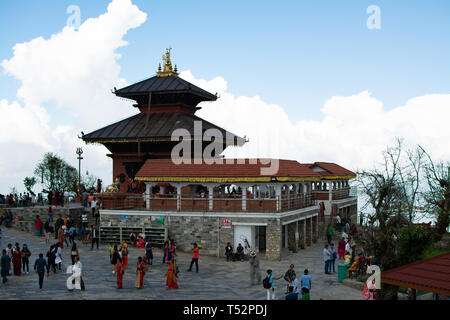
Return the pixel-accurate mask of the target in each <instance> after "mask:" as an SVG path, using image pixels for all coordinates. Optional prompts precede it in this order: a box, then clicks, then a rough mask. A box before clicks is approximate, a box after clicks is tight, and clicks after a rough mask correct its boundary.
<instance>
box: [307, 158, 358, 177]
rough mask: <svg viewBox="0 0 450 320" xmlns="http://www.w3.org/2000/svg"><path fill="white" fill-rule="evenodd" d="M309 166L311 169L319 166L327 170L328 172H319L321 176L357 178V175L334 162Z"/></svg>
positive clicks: (309, 164) (310, 164)
mask: <svg viewBox="0 0 450 320" xmlns="http://www.w3.org/2000/svg"><path fill="white" fill-rule="evenodd" d="M305 165H307V166H309V167H310V168H312V167H314V166H318V167H320V168H322V169H324V170H326V172H318V173H319V174H320V175H321V176H329V175H330V174H331V175H336V176H349V177H355V176H356V173H354V172H352V171H350V170H347V169H345V168H344V167H341V166H340V165H338V164H336V163H332V162H314V163H308V164H305Z"/></svg>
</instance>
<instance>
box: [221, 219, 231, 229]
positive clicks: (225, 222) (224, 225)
mask: <svg viewBox="0 0 450 320" xmlns="http://www.w3.org/2000/svg"><path fill="white" fill-rule="evenodd" d="M222 228H231V220H230V219H222Z"/></svg>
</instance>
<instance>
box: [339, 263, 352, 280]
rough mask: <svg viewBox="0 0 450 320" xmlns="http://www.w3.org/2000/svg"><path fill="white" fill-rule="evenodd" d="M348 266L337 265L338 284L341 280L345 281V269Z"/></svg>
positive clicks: (344, 264)
mask: <svg viewBox="0 0 450 320" xmlns="http://www.w3.org/2000/svg"><path fill="white" fill-rule="evenodd" d="M349 266H350V265H348V264H346V263H339V264H338V282H342V280H344V279H347V269H348V267H349Z"/></svg>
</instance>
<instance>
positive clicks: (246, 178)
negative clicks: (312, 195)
mask: <svg viewBox="0 0 450 320" xmlns="http://www.w3.org/2000/svg"><path fill="white" fill-rule="evenodd" d="M196 160H197V161H200V162H201V163H199V164H196V163H195V161H196ZM209 160H212V159H209ZM216 160H218V161H222V163H212V164H208V163H206V162H205V161H201V159H193V160H191V163H181V164H176V163H174V162H173V161H172V159H148V160H147V161H146V162H145V164H144V165H143V166H142V167H141V169H140V170H139V171H138V173H137V174H136V177H135V179H136V180H138V181H153V182H223V183H232V182H302V181H319V180H321V179H325V178H326V177H324V176H322V175H321V174H319V173H317V172H314V171H313V170H311V169H310V168H309V166H308V165H305V164H301V163H299V162H297V161H295V160H283V159H221V158H220V159H216ZM274 162H278V170H277V171H276V172H271V171H270V170H267V169H269V168H271V164H273V163H274ZM274 167H276V165H275V166H274Z"/></svg>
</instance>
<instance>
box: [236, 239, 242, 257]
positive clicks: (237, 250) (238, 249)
mask: <svg viewBox="0 0 450 320" xmlns="http://www.w3.org/2000/svg"><path fill="white" fill-rule="evenodd" d="M236 260H241V261H244V247H243V246H242V245H241V244H240V243H239V245H238V247H237V248H236Z"/></svg>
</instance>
